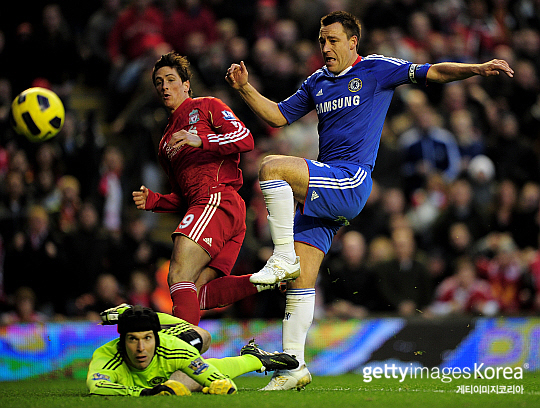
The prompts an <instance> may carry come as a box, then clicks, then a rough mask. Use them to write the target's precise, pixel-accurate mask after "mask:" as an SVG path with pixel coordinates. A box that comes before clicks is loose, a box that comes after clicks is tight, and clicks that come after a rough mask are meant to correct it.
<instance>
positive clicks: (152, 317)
mask: <svg viewBox="0 0 540 408" xmlns="http://www.w3.org/2000/svg"><path fill="white" fill-rule="evenodd" d="M160 330H161V325H160V323H159V317H158V315H157V313H156V312H154V311H153V310H152V309H150V308H148V307H143V306H133V307H131V308H129V309H127V310H126V311H125V312H124V313H122V314H121V315H120V316H119V317H118V333H119V334H120V341H119V342H118V350H119V351H120V353H121V354H122V356H123V358H124V359H125V360H126V361H127V363H128V364H129V365H131V366H133V367H135V368H137V369H139V370H144V369H145V368H146V367H148V365H149V364H150V362H151V361H152V359H153V358H154V354H155V351H156V348H157V347H158V346H159V335H158V332H159V331H160Z"/></svg>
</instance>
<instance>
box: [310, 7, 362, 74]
mask: <svg viewBox="0 0 540 408" xmlns="http://www.w3.org/2000/svg"><path fill="white" fill-rule="evenodd" d="M360 32H361V27H360V21H359V20H358V19H357V18H356V17H355V16H354V15H352V14H351V13H347V12H346V11H334V12H332V13H330V14H327V15H326V16H324V17H323V18H321V29H320V31H319V44H320V46H321V52H322V54H323V58H324V62H325V64H326V67H327V68H328V70H329V71H330V72H332V73H335V74H337V73H339V72H341V71H343V70H344V69H345V68H347V67H348V66H349V65H350V64H351V63H352V62H354V60H355V59H356V57H357V56H358V47H359V43H360ZM351 60H352V61H351Z"/></svg>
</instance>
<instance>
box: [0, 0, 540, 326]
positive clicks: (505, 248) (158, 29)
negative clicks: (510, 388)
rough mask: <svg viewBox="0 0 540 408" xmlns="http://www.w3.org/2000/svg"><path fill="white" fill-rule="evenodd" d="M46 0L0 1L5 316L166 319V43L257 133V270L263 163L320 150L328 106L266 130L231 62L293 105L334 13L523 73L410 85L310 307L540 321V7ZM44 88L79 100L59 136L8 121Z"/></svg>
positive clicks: (248, 191)
mask: <svg viewBox="0 0 540 408" xmlns="http://www.w3.org/2000/svg"><path fill="white" fill-rule="evenodd" d="M38 3H39V4H40V7H39V8H38V7H32V10H31V11H30V12H29V11H28V10H25V9H24V7H26V6H24V5H21V6H18V5H14V4H11V5H10V7H14V9H12V12H10V13H7V12H0V15H2V17H0V315H1V320H0V323H2V324H9V323H13V322H20V321H23V322H26V321H46V320H51V319H63V318H95V317H96V313H98V312H99V311H101V310H103V309H106V308H108V307H112V306H114V305H116V304H118V303H121V302H129V303H132V304H143V305H146V306H152V307H155V308H156V309H158V310H163V311H168V310H166V309H167V307H169V306H168V305H169V303H168V302H167V297H168V291H167V286H166V285H167V284H166V271H167V262H166V259H168V258H169V257H170V251H171V248H172V243H171V241H170V238H169V237H168V236H167V237H166V238H165V239H163V238H162V237H158V235H157V234H156V233H155V231H157V230H159V228H164V229H165V230H166V231H168V232H172V231H173V230H174V229H175V227H176V225H177V223H178V222H179V221H180V216H177V217H171V216H166V215H158V214H151V213H145V212H141V211H137V210H136V209H135V207H134V205H133V203H132V200H131V192H132V191H133V190H137V189H138V188H139V186H140V185H141V184H145V185H146V186H147V187H149V188H151V189H153V190H157V191H162V192H166V191H167V189H168V186H167V185H166V184H165V183H166V181H165V180H164V176H163V173H162V170H161V169H160V168H159V166H158V164H157V156H156V146H157V143H158V141H159V139H160V137H161V134H162V131H163V129H164V126H165V124H166V121H167V116H168V113H167V112H166V111H165V110H164V109H163V107H161V106H160V102H159V100H158V99H157V97H156V94H155V90H154V89H153V85H152V83H151V77H150V72H151V69H152V67H153V64H154V62H155V61H156V59H157V58H158V57H159V56H160V55H161V54H163V53H165V52H168V51H170V50H172V49H174V50H176V51H178V52H180V53H182V54H184V55H186V56H187V57H188V58H189V60H190V61H191V67H192V69H193V71H194V77H193V80H192V89H193V90H194V94H195V96H207V95H211V96H215V97H218V98H220V99H222V100H223V101H224V102H225V103H227V104H228V105H229V106H230V107H231V108H232V109H233V111H234V112H235V113H236V114H237V116H238V117H239V118H240V119H241V120H242V121H243V122H244V123H245V124H246V125H247V126H248V127H249V128H250V129H251V131H252V133H253V135H254V138H255V144H256V148H255V150H254V151H253V152H250V153H247V154H245V155H244V156H243V158H242V163H241V166H242V169H243V174H244V186H243V187H242V189H241V190H240V193H241V195H242V197H243V198H244V200H245V202H246V205H247V208H248V212H247V214H248V215H247V220H246V222H247V226H248V231H247V236H246V240H245V242H244V246H243V248H242V251H241V253H240V256H239V258H238V261H237V263H236V266H235V269H234V272H233V273H235V274H245V273H252V272H255V271H257V270H259V269H260V267H262V265H264V262H265V261H266V259H267V258H268V256H269V255H270V254H271V248H272V243H271V239H270V234H269V231H268V228H267V222H266V215H267V213H266V209H265V205H264V200H263V199H262V195H261V193H260V190H259V187H258V182H257V171H258V166H259V163H260V160H261V158H262V157H264V155H267V154H270V153H272V154H276V153H277V154H288V155H298V156H302V157H307V158H313V159H315V158H316V157H317V117H316V115H315V114H314V113H311V114H309V115H307V116H305V117H304V118H302V119H301V120H299V121H298V122H296V123H294V124H292V125H290V126H287V127H285V128H282V129H272V128H269V127H267V126H266V125H265V124H264V123H263V122H262V121H260V120H259V119H257V117H256V116H255V115H254V114H253V113H252V112H251V111H250V110H249V108H247V105H245V104H244V103H243V102H242V101H241V100H240V98H239V97H238V96H237V95H236V94H234V92H233V91H232V89H230V88H229V87H228V85H227V84H226V82H225V80H224V76H225V72H226V69H227V68H228V67H229V66H230V64H231V63H233V62H234V63H238V62H239V61H245V63H246V65H247V66H248V70H249V72H250V82H251V83H252V84H253V85H254V86H255V87H256V88H258V89H259V90H260V91H261V92H262V93H263V94H264V95H265V96H267V97H269V98H270V99H273V100H275V101H279V100H282V99H285V98H286V97H288V96H289V95H291V94H292V93H294V92H295V91H296V89H297V88H298V86H299V85H300V84H301V82H302V81H303V80H304V79H305V78H306V77H307V76H308V75H310V74H311V73H312V72H314V71H315V70H316V69H318V68H320V67H321V66H322V65H323V61H322V59H321V56H320V50H319V47H318V42H317V37H318V29H319V19H320V18H321V17H322V16H323V15H325V14H327V13H328V12H331V11H334V10H347V11H350V12H353V13H354V14H355V15H357V16H358V17H359V19H360V20H361V22H362V31H363V32H362V39H361V44H360V47H361V50H360V54H361V55H368V54H374V53H375V54H382V55H385V56H392V57H398V58H402V59H406V60H409V61H413V62H417V63H425V62H431V63H435V62H441V61H458V62H465V63H466V62H484V61H487V60H490V59H492V58H502V59H505V60H507V61H508V62H509V64H510V66H511V67H512V68H513V69H514V70H515V75H514V78H512V79H511V78H507V77H506V76H504V75H501V76H499V77H495V78H493V77H490V78H482V77H474V78H470V79H468V80H466V81H462V82H456V83H451V84H447V85H438V84H430V85H429V86H428V87H427V88H424V87H415V86H409V85H407V86H401V87H399V88H398V90H397V91H396V93H395V96H394V99H393V102H392V105H391V107H390V110H389V113H388V119H387V121H386V123H385V127H384V130H383V134H382V139H381V143H380V150H379V155H378V158H377V164H376V166H375V169H374V172H373V179H374V186H373V191H372V194H371V196H370V198H369V200H368V203H367V204H366V207H365V208H364V210H363V211H362V213H361V214H360V215H359V216H358V217H357V218H356V219H354V220H352V221H351V223H350V225H349V226H347V227H346V228H343V229H342V230H341V231H340V232H339V234H338V236H337V237H336V239H335V240H334V243H333V246H332V248H331V251H330V253H329V254H328V256H327V257H326V259H325V262H324V264H323V267H322V271H321V273H320V279H319V282H318V287H317V293H318V296H317V299H318V306H317V311H316V318H324V317H336V318H343V319H346V318H362V317H366V316H370V315H400V316H412V315H422V316H425V317H433V316H446V315H467V314H470V315H477V316H478V315H483V316H494V315H516V314H521V315H530V314H538V313H540V250H539V239H540V96H539V95H540V80H539V75H540V1H539V0H424V1H422V0H363V1H352V0H350V1H347V0H255V1H253V0H237V1H234V2H233V1H226V0H155V1H152V0H131V1H124V0H102V1H101V2H98V1H96V2H86V3H83V4H79V3H78V2H69V1H62V0H58V1H56V2H38ZM1 7H2V8H6V7H7V5H2V6H1ZM4 11H5V10H4ZM13 11H15V12H13ZM17 11H20V12H19V13H17ZM31 86H44V87H48V88H50V89H52V90H54V91H55V92H56V93H57V94H58V95H59V96H60V97H61V98H62V100H63V102H64V104H65V106H66V119H65V125H64V127H63V129H62V131H61V132H60V134H59V135H58V136H56V137H55V138H54V139H52V140H50V141H47V142H45V143H37V144H35V143H30V142H28V141H26V140H25V139H24V138H23V137H21V136H19V135H16V134H15V133H14V132H13V130H12V129H11V126H10V124H9V109H10V105H11V101H12V100H13V98H14V97H15V96H16V95H17V94H18V93H19V92H21V91H22V90H24V89H26V88H29V87H31ZM96 94H97V95H99V101H100V103H99V104H96V103H93V102H92V104H90V102H88V104H89V105H90V106H86V105H85V104H86V103H87V102H86V99H85V96H86V95H96ZM92 101H94V100H93V99H92ZM81 105H82V107H83V108H82V109H81ZM284 304H285V301H284V296H283V294H282V293H280V292H279V291H265V292H262V293H259V294H257V295H254V296H252V297H250V298H248V299H245V300H244V301H241V302H238V303H237V304H235V305H233V306H230V307H228V308H224V309H219V310H214V311H209V312H207V315H206V316H207V317H220V316H226V317H236V318H281V317H282V315H283V309H284Z"/></svg>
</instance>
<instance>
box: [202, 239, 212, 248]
mask: <svg viewBox="0 0 540 408" xmlns="http://www.w3.org/2000/svg"><path fill="white" fill-rule="evenodd" d="M203 241H204V242H206V243H207V244H208V246H212V238H203Z"/></svg>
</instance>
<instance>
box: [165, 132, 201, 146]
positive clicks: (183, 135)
mask: <svg viewBox="0 0 540 408" xmlns="http://www.w3.org/2000/svg"><path fill="white" fill-rule="evenodd" d="M186 144H187V145H188V146H193V147H201V146H202V140H201V138H200V137H199V136H198V135H196V134H195V133H190V132H188V131H186V130H184V129H182V130H179V131H178V132H175V133H173V134H172V136H171V139H170V140H169V142H168V143H167V148H172V149H179V148H180V147H182V146H184V145H186Z"/></svg>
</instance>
